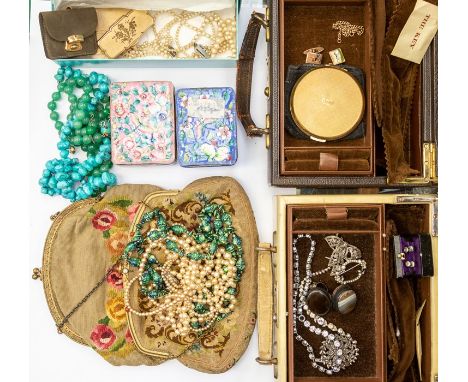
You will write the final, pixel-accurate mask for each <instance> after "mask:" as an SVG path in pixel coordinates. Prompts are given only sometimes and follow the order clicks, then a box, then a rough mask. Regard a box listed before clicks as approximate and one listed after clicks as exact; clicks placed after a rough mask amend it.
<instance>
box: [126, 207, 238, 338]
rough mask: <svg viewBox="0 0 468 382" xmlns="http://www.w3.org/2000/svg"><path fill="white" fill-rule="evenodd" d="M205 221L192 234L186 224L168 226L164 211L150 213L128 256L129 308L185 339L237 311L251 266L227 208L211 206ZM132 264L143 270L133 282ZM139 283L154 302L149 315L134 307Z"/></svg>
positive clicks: (203, 212) (203, 214)
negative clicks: (133, 292) (133, 293)
mask: <svg viewBox="0 0 468 382" xmlns="http://www.w3.org/2000/svg"><path fill="white" fill-rule="evenodd" d="M199 219H200V222H201V224H200V226H199V228H198V229H196V230H194V231H188V230H187V229H186V228H185V227H184V226H182V225H178V224H176V225H172V226H170V225H168V223H167V221H166V219H165V216H164V214H163V213H162V212H161V211H159V210H158V209H156V210H154V211H151V212H148V213H146V214H144V215H143V217H142V220H141V222H140V223H139V224H137V230H136V233H135V236H134V237H133V239H132V241H131V242H130V243H129V244H128V245H127V247H126V249H125V251H124V255H123V260H124V267H123V274H124V302H125V310H126V311H127V312H129V313H132V314H135V315H137V316H140V317H148V316H152V317H154V319H155V320H156V321H157V322H159V323H160V324H161V325H164V326H166V325H169V326H171V327H172V329H174V333H175V334H176V335H181V336H185V335H187V334H189V333H191V332H195V333H201V332H203V331H206V330H207V329H209V328H210V327H211V326H212V325H213V324H214V323H215V322H216V321H219V320H221V319H223V318H224V317H226V316H227V315H229V314H230V313H231V312H232V311H233V310H234V307H235V304H236V303H237V299H236V297H235V296H236V294H237V292H238V283H239V282H240V278H241V275H242V272H243V270H244V268H245V265H244V261H243V259H242V253H243V252H242V241H241V240H240V238H239V237H238V236H237V235H236V233H235V231H234V228H233V227H232V225H231V217H230V215H229V214H228V213H227V211H225V209H224V207H223V206H222V205H218V204H213V203H211V204H207V205H206V206H205V207H204V208H203V209H202V210H201V212H200V213H199ZM147 223H149V228H148V230H147V232H146V233H145V234H143V233H142V230H143V229H145V227H146V226H147V225H148V224H147ZM217 243H219V244H217ZM130 266H133V267H135V268H138V273H137V275H136V276H133V277H132V278H131V279H129V272H130ZM137 281H138V284H139V292H140V294H141V295H143V296H146V297H147V298H148V300H149V302H150V304H149V309H150V310H148V311H138V310H136V309H134V308H133V307H132V306H131V304H130V290H131V287H132V285H133V284H135V283H137Z"/></svg>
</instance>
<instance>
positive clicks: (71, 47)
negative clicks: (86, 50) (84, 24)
mask: <svg viewBox="0 0 468 382" xmlns="http://www.w3.org/2000/svg"><path fill="white" fill-rule="evenodd" d="M83 42H84V37H83V35H81V34H72V35H71V36H68V38H67V41H65V50H66V51H67V52H78V51H80V50H82V49H83V45H82V43H83Z"/></svg>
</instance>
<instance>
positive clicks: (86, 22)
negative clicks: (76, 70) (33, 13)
mask: <svg viewBox="0 0 468 382" xmlns="http://www.w3.org/2000/svg"><path fill="white" fill-rule="evenodd" d="M39 24H40V26H41V34H42V42H43V44H44V52H45V55H46V57H47V58H49V59H52V60H55V59H58V58H70V57H77V56H89V55H93V54H95V53H96V51H97V40H96V27H97V15H96V9H95V8H76V9H66V10H63V11H50V12H41V13H40V14H39Z"/></svg>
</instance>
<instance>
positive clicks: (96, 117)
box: [39, 66, 117, 202]
mask: <svg viewBox="0 0 468 382" xmlns="http://www.w3.org/2000/svg"><path fill="white" fill-rule="evenodd" d="M55 79H56V80H57V81H58V85H57V91H56V92H54V93H52V100H51V101H50V102H49V103H48V104H47V107H48V108H49V110H50V119H51V120H52V121H54V123H55V128H56V129H57V130H58V132H59V137H60V141H59V142H58V144H57V148H58V149H59V152H60V158H59V159H51V160H49V161H47V162H46V165H45V169H44V171H43V173H42V177H41V178H40V179H39V185H40V186H41V192H42V193H43V194H47V195H50V196H54V195H62V196H63V197H64V198H66V199H69V200H71V201H72V202H74V201H77V200H82V199H87V198H89V197H91V196H96V195H98V194H100V193H101V192H104V191H105V190H106V189H107V187H110V186H113V185H115V184H116V183H117V179H116V177H115V175H114V174H112V173H110V172H109V170H110V168H111V167H112V162H111V141H110V139H109V135H110V120H109V115H110V107H109V103H110V99H109V85H108V84H109V79H108V78H107V76H105V75H104V74H98V73H96V72H91V73H90V74H89V75H87V74H84V73H82V72H81V70H80V69H73V68H71V67H70V66H64V67H60V68H59V69H58V71H57V74H56V75H55ZM75 91H82V94H81V95H79V96H78V95H76V94H75ZM63 94H67V95H68V101H69V103H70V113H69V114H68V115H67V121H66V122H65V123H64V122H62V121H60V120H59V114H58V112H57V111H56V109H57V101H59V100H60V99H62V95H63ZM77 147H81V149H82V150H83V151H84V152H86V153H87V159H86V160H85V161H83V162H82V163H80V161H79V160H78V158H70V154H74V153H75V151H76V148H77Z"/></svg>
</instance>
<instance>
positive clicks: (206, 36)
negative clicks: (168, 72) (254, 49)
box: [122, 9, 236, 58]
mask: <svg viewBox="0 0 468 382" xmlns="http://www.w3.org/2000/svg"><path fill="white" fill-rule="evenodd" d="M151 16H152V17H153V20H154V23H153V33H154V39H153V40H151V41H145V42H143V43H140V44H137V45H135V46H133V47H131V48H130V49H129V50H128V51H126V52H125V53H124V54H123V55H122V57H126V58H141V57H147V56H162V57H166V58H212V57H220V56H222V55H226V54H227V55H228V56H229V57H235V53H236V21H235V19H234V18H226V19H223V18H221V16H220V15H219V14H218V13H217V12H191V11H185V10H175V9H172V10H169V11H156V12H152V13H151ZM164 16H170V17H172V19H171V20H170V21H168V22H166V23H165V24H163V26H162V27H160V29H159V30H158V28H157V25H158V24H159V21H160V19H161V18H163V17H164ZM197 19H201V23H200V22H198V23H195V21H196V20H197ZM183 29H187V30H188V31H189V33H192V34H193V36H192V38H191V39H190V40H189V41H188V42H187V43H182V41H181V35H182V30H183Z"/></svg>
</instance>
